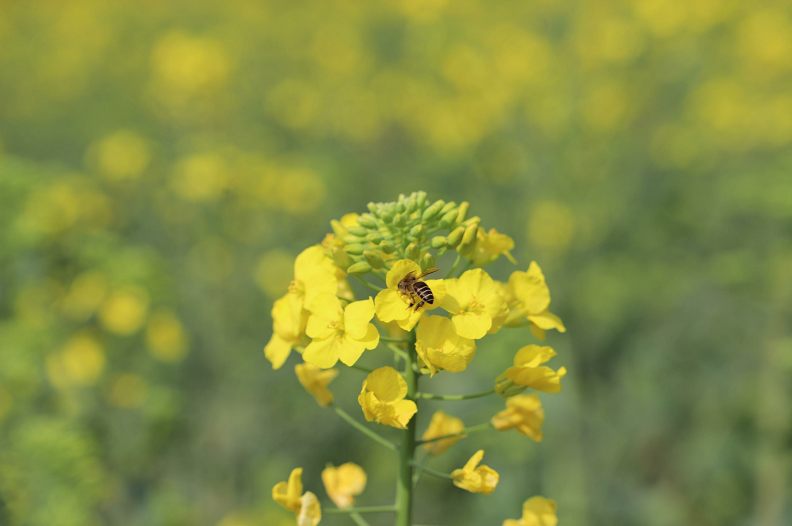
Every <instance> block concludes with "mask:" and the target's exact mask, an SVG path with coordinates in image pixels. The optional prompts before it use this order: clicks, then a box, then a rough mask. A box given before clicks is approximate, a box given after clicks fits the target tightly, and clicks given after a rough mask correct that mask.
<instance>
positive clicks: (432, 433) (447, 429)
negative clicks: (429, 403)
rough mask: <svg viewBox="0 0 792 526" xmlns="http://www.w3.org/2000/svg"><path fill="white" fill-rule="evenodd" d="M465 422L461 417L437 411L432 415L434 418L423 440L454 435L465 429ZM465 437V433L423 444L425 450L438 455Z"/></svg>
mask: <svg viewBox="0 0 792 526" xmlns="http://www.w3.org/2000/svg"><path fill="white" fill-rule="evenodd" d="M464 429H465V423H464V422H462V420H461V419H460V418H456V417H454V416H451V415H449V414H447V413H445V412H443V411H436V412H435V414H433V415H432V420H431V421H430V422H429V427H428V428H427V429H426V431H425V432H424V434H423V436H422V437H421V439H422V440H430V439H432V438H437V437H442V436H446V435H453V434H454V433H460V432H462V431H464ZM462 438H464V435H458V436H455V437H452V438H445V439H443V440H437V441H435V442H429V443H427V444H424V445H423V448H424V451H426V452H427V453H429V454H430V455H432V456H437V455H439V454H441V453H444V452H445V451H447V450H448V448H450V447H451V446H453V445H454V444H456V442H457V441H459V440H461V439H462Z"/></svg>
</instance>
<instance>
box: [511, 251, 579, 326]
mask: <svg viewBox="0 0 792 526" xmlns="http://www.w3.org/2000/svg"><path fill="white" fill-rule="evenodd" d="M508 286H509V289H510V290H509V292H510V294H511V295H513V298H514V300H515V305H514V306H513V307H512V310H511V312H510V313H509V318H508V320H507V321H506V324H507V325H509V326H514V325H518V324H519V323H520V321H519V320H520V318H522V317H523V316H524V317H525V318H526V319H527V320H528V322H529V323H530V327H531V332H533V334H534V336H536V337H537V338H539V339H540V340H544V336H545V331H546V330H548V329H558V331H559V332H566V327H564V323H563V322H562V321H561V318H559V317H558V316H556V315H555V314H553V313H552V312H550V311H549V310H548V309H549V308H550V289H549V288H548V287H547V283H545V277H544V274H543V273H542V269H541V268H539V265H537V264H536V262H535V261H531V264H530V266H529V267H528V271H527V272H522V271H516V272H512V275H511V276H510V277H509V285H508Z"/></svg>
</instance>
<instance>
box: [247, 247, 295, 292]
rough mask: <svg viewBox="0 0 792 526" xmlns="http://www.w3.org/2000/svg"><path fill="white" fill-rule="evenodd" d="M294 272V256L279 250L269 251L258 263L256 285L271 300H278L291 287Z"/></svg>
mask: <svg viewBox="0 0 792 526" xmlns="http://www.w3.org/2000/svg"><path fill="white" fill-rule="evenodd" d="M293 272H294V255H293V254H290V253H289V252H287V251H285V250H281V249H277V248H276V249H273V250H269V251H267V252H265V253H264V254H262V255H261V257H260V258H259V260H258V263H256V270H255V279H256V285H258V286H259V288H260V289H261V290H262V292H264V293H265V294H266V295H267V296H269V297H270V298H277V297H278V296H280V295H281V294H282V293H283V290H284V289H285V288H287V287H288V286H289V283H290V282H291V277H292V273H293Z"/></svg>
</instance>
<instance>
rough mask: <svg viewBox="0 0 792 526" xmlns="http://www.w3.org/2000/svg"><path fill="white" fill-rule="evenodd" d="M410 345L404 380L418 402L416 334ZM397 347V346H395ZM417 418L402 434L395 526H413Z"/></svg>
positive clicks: (409, 393) (413, 333) (414, 417)
mask: <svg viewBox="0 0 792 526" xmlns="http://www.w3.org/2000/svg"><path fill="white" fill-rule="evenodd" d="M410 340H411V341H410V343H411V345H410V346H409V347H408V350H407V353H406V358H405V364H404V372H403V374H404V380H405V381H406V382H407V398H409V399H411V400H416V402H417V399H416V397H415V393H416V392H418V375H419V373H416V372H415V371H414V370H413V368H412V366H413V364H414V363H415V358H416V354H415V332H411V333H410ZM394 347H395V345H394ZM417 419H418V418H417V416H413V418H412V419H411V420H410V422H408V423H407V429H405V430H404V431H403V433H402V444H401V448H400V450H401V451H400V455H399V472H398V478H397V481H396V508H397V511H396V523H395V526H411V525H412V494H413V491H412V488H413V486H412V473H413V472H412V467H413V457H414V456H415V428H416V421H417Z"/></svg>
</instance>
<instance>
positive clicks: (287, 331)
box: [264, 292, 309, 369]
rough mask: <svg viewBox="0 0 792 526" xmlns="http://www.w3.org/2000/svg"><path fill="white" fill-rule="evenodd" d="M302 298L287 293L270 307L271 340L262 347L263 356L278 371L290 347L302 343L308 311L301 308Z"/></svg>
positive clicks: (287, 355)
mask: <svg viewBox="0 0 792 526" xmlns="http://www.w3.org/2000/svg"><path fill="white" fill-rule="evenodd" d="M302 303H303V300H302V298H301V297H300V296H299V295H297V294H295V293H293V292H289V293H287V294H286V295H285V296H283V297H282V298H280V299H278V300H276V301H275V303H274V304H273V306H272V338H270V341H269V343H267V345H266V347H264V356H266V357H267V359H268V360H269V361H270V362H272V368H273V369H280V368H281V367H282V366H283V363H284V362H285V361H286V358H288V357H289V353H290V352H291V350H292V347H294V346H295V345H299V344H301V343H302V333H303V332H304V331H305V325H306V323H307V321H308V314H309V313H308V311H306V310H304V309H303V308H302Z"/></svg>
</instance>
